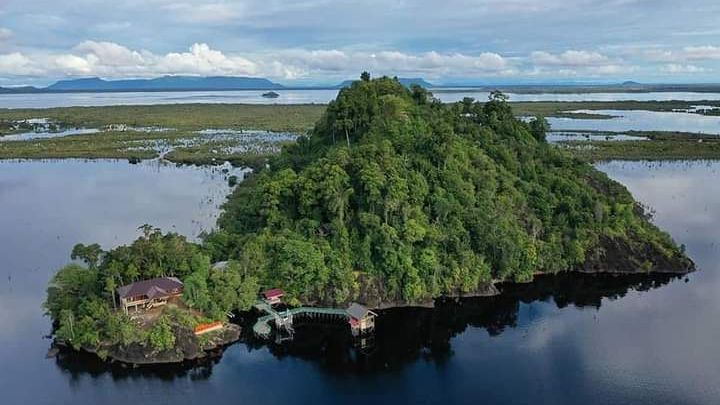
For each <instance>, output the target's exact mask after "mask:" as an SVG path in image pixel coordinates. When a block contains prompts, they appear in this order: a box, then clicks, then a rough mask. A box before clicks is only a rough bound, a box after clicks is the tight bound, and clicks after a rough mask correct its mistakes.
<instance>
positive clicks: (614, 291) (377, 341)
mask: <svg viewBox="0 0 720 405" xmlns="http://www.w3.org/2000/svg"><path fill="white" fill-rule="evenodd" d="M679 278H680V277H679V276H673V275H628V276H614V275H603V274H600V275H589V274H571V273H565V274H559V275H549V276H541V277H538V278H537V280H536V281H534V282H533V283H529V284H507V285H503V286H501V287H500V288H501V290H502V294H501V295H499V296H495V297H478V298H466V299H442V300H438V301H437V302H436V306H435V308H395V309H388V310H383V311H380V316H379V318H378V320H377V330H376V332H375V333H374V334H373V335H371V336H368V337H367V340H368V341H369V343H368V344H367V345H365V346H364V347H359V346H358V342H357V341H356V340H355V339H354V338H353V337H352V336H351V335H350V333H349V330H348V328H347V325H346V324H345V323H338V324H329V323H324V324H323V323H304V324H303V323H300V324H296V325H295V331H296V334H295V338H294V339H293V340H291V341H286V342H284V343H282V344H272V343H271V344H267V343H265V342H264V341H259V340H256V339H254V338H253V337H252V332H251V325H252V323H253V322H254V317H252V316H250V315H248V314H244V316H245V317H244V318H242V317H241V318H239V319H240V321H241V322H243V323H244V325H243V326H244V336H243V342H242V343H238V345H245V346H246V347H247V349H248V350H257V349H262V348H264V347H265V346H266V345H267V346H268V347H269V351H270V353H271V354H272V355H273V356H274V357H275V358H277V359H283V358H286V357H294V358H299V359H303V360H306V361H310V362H313V363H316V364H318V365H320V366H321V368H322V369H323V370H325V371H326V372H332V373H350V374H358V373H359V374H365V373H374V372H382V371H393V370H395V371H397V370H400V369H402V368H403V367H405V366H407V365H408V364H412V363H414V362H416V361H418V360H427V361H432V362H436V363H443V362H445V361H447V360H448V359H449V358H450V357H452V356H453V354H454V352H453V348H452V340H453V338H455V337H456V336H458V335H461V334H463V333H465V332H466V331H467V330H468V328H474V329H482V330H484V331H485V332H486V333H487V334H488V335H489V336H500V335H502V333H503V332H505V331H506V330H508V329H514V328H517V327H522V326H524V325H526V324H528V323H532V322H534V321H535V320H536V319H535V318H541V317H542V313H540V312H537V313H532V312H531V313H530V314H529V315H528V314H526V313H524V312H523V310H524V304H533V303H535V302H543V303H549V304H552V305H554V306H555V307H556V308H565V307H568V306H571V305H572V306H574V307H575V308H594V309H600V308H601V306H602V304H603V301H604V300H606V299H609V300H615V299H619V298H622V297H624V296H625V295H626V294H627V293H628V292H630V291H649V290H651V289H655V288H660V287H662V286H664V285H666V284H667V283H669V282H670V281H672V280H675V279H679ZM475 333H476V332H475ZM221 356H222V350H220V351H216V352H215V353H213V355H212V356H211V357H209V358H207V359H203V360H201V361H198V362H186V363H184V364H181V365H172V366H169V365H159V366H144V367H142V368H132V367H128V366H124V365H120V364H111V363H107V362H102V361H100V360H99V359H98V358H97V356H94V355H92V354H87V353H79V354H78V353H75V352H68V351H64V352H63V353H62V354H61V355H60V356H58V358H57V360H56V364H57V366H58V367H60V368H61V369H62V370H63V371H64V372H68V373H70V375H71V376H72V378H78V376H79V374H81V373H83V372H87V373H89V374H90V375H92V376H95V377H97V376H99V375H101V374H103V373H109V374H110V375H111V376H112V377H113V378H114V379H121V380H122V379H128V378H134V377H140V376H145V377H149V378H158V379H162V380H172V379H173V378H181V379H182V378H191V379H193V380H197V379H205V378H209V377H210V376H211V375H212V369H213V367H214V366H215V365H216V364H217V363H218V362H219V360H220V358H221Z"/></svg>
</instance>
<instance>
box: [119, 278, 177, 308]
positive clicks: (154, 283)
mask: <svg viewBox="0 0 720 405" xmlns="http://www.w3.org/2000/svg"><path fill="white" fill-rule="evenodd" d="M117 293H118V297H119V300H120V306H121V307H122V309H123V310H124V311H125V313H126V314H128V313H130V311H131V310H133V311H135V312H138V311H141V310H146V309H150V308H153V307H156V306H159V305H165V304H167V301H168V300H169V299H170V298H172V297H177V296H180V295H182V293H183V283H182V281H180V280H178V279H177V278H175V277H159V278H153V279H150V280H142V281H138V282H136V283H132V284H128V285H125V286H122V287H120V288H118V289H117Z"/></svg>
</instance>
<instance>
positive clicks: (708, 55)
mask: <svg viewBox="0 0 720 405" xmlns="http://www.w3.org/2000/svg"><path fill="white" fill-rule="evenodd" d="M683 51H684V53H685V55H686V57H687V59H689V60H715V59H720V47H717V46H709V45H706V46H688V47H685V48H684V49H683Z"/></svg>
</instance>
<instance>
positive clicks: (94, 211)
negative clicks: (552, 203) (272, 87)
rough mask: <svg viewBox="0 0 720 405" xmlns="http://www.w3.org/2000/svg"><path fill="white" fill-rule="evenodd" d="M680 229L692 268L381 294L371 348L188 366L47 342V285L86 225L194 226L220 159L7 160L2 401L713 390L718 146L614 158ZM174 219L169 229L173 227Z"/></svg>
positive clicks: (259, 352) (333, 343) (1, 232)
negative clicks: (413, 301)
mask: <svg viewBox="0 0 720 405" xmlns="http://www.w3.org/2000/svg"><path fill="white" fill-rule="evenodd" d="M600 168H601V170H603V171H605V172H607V173H608V174H609V175H610V176H611V177H613V178H615V179H617V180H619V181H621V182H622V183H624V184H626V185H627V186H628V187H629V188H630V190H631V191H632V192H633V193H634V194H635V195H636V196H637V198H638V199H639V200H641V201H642V202H644V203H646V204H647V205H649V206H651V207H652V208H653V209H654V210H655V211H656V215H655V220H656V222H657V223H658V224H659V225H660V226H661V227H663V228H664V229H666V230H668V231H670V233H671V234H672V235H673V237H675V238H676V240H677V241H678V242H679V243H684V244H686V245H687V249H688V252H689V254H690V255H691V256H692V257H693V258H694V259H695V260H696V262H697V264H698V267H699V269H700V271H698V272H697V273H695V274H692V275H690V276H689V277H687V278H675V279H670V278H668V277H641V276H633V277H623V278H614V277H608V276H604V277H593V276H574V275H564V276H557V277H543V278H540V279H539V280H538V281H537V282H536V283H533V284H528V285H519V286H503V287H502V288H503V290H504V294H503V295H502V296H500V297H493V298H485V299H482V298H478V299H472V300H466V301H462V302H459V303H457V302H453V301H450V302H442V303H439V305H438V307H437V308H436V309H435V310H430V309H400V310H393V311H386V312H383V313H382V314H381V317H380V318H379V324H378V331H377V334H376V336H375V342H374V346H373V348H372V349H368V350H367V354H363V353H360V352H358V351H355V350H352V349H350V348H349V347H348V346H347V343H348V342H347V341H348V338H347V336H346V334H345V333H344V330H342V329H340V328H336V327H332V326H327V327H324V328H310V327H305V328H303V327H300V328H299V336H298V339H297V340H296V341H295V342H294V343H293V344H291V345H288V346H285V347H275V346H272V347H268V346H264V345H259V344H256V343H247V344H246V343H238V344H235V345H233V346H230V347H229V348H228V349H227V350H226V352H225V353H224V355H223V356H222V358H220V359H218V360H216V361H214V362H212V363H210V364H208V365H205V366H203V367H198V368H194V369H184V370H183V369H168V368H163V369H154V370H125V369H121V368H118V367H108V366H106V365H104V364H102V363H100V362H98V361H96V360H94V358H92V357H83V356H61V357H60V358H57V359H45V358H44V356H45V352H46V350H47V348H48V346H49V343H50V342H49V341H48V340H46V339H43V337H42V336H43V335H44V334H47V333H48V332H49V330H50V325H49V322H48V319H47V318H43V317H42V311H41V310H40V302H41V301H42V299H43V295H44V288H45V285H46V283H47V281H48V279H49V278H50V277H51V274H52V272H53V271H54V269H55V268H56V267H58V266H60V265H62V264H64V263H65V262H66V261H67V256H68V252H69V250H70V248H71V247H72V245H73V244H74V243H76V242H92V241H99V242H101V243H102V244H103V246H104V247H109V246H113V245H116V244H119V243H125V242H128V241H130V240H132V239H133V238H134V237H135V236H136V234H137V232H136V230H135V228H137V226H138V225H140V224H142V223H145V222H151V223H153V224H155V225H158V226H161V227H163V228H164V229H176V230H178V231H179V232H182V233H186V234H191V235H195V234H197V233H198V232H199V231H200V230H201V229H203V228H206V227H209V226H210V225H211V224H212V222H213V220H214V217H215V215H216V214H217V208H216V207H217V204H218V203H219V202H220V201H219V199H221V196H222V195H223V194H224V193H225V192H227V186H226V185H225V180H224V176H223V175H222V174H221V173H218V172H217V171H215V172H213V171H208V170H207V169H197V168H176V167H173V166H169V167H167V166H157V165H156V164H143V165H139V166H132V165H128V164H127V163H125V162H100V163H85V162H81V161H64V162H31V163H28V162H20V163H18V162H1V163H0V242H2V243H0V325H2V328H0V362H1V363H0V364H2V365H3V368H2V370H1V371H0V393H2V394H1V395H2V399H1V400H0V403H2V404H80V405H86V404H128V403H154V404H189V403H201V401H202V402H207V403H209V402H210V401H213V402H215V403H248V404H256V403H264V404H266V403H270V404H271V403H314V404H340V403H368V402H371V403H372V402H374V403H481V402H482V403H506V404H513V403H516V404H526V403H541V402H542V403H558V404H577V403H582V404H617V403H638V404H660V403H679V404H685V403H687V404H713V403H717V402H718V398H720V348H719V346H718V342H720V317H719V316H718V314H720V268H719V267H720V266H719V265H718V263H719V262H720V250H719V246H718V245H717V244H716V243H715V238H716V235H717V234H718V227H719V226H720V182H718V181H717V178H718V175H719V174H720V163H702V162H695V163H634V162H629V163H607V164H602V165H600ZM173 225H175V228H172V226H173Z"/></svg>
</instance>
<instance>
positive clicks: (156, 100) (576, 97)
mask: <svg viewBox="0 0 720 405" xmlns="http://www.w3.org/2000/svg"><path fill="white" fill-rule="evenodd" d="M276 92H277V93H278V94H280V97H278V98H273V99H269V98H266V97H263V96H262V94H263V93H265V91H254V90H243V91H186V92H128V93H41V94H0V108H48V107H70V106H106V105H143V104H189V103H247V104H310V103H315V104H327V103H329V102H330V100H334V99H335V97H336V96H337V93H338V90H276ZM433 92H434V94H435V96H436V97H437V98H439V99H440V100H442V101H443V102H455V101H460V100H462V99H463V98H464V97H473V98H475V99H477V100H487V97H488V94H489V93H488V92H487V91H479V90H477V89H471V88H468V89H452V91H449V89H445V90H443V89H435V90H433ZM508 95H509V96H510V100H511V101H623V100H637V101H652V100H687V101H699V100H720V93H687V92H659V93H579V94H514V93H508Z"/></svg>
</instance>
